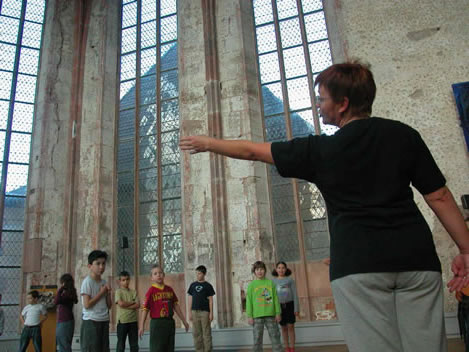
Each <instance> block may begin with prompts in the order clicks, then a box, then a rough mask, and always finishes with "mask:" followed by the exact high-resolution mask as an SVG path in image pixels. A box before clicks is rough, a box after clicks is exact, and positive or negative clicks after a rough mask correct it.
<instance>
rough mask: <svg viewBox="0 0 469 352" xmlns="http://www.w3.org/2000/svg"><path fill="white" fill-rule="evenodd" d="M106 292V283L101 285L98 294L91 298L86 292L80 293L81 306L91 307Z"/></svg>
mask: <svg viewBox="0 0 469 352" xmlns="http://www.w3.org/2000/svg"><path fill="white" fill-rule="evenodd" d="M107 293H108V286H107V285H102V286H101V288H100V290H99V292H98V294H97V295H96V296H94V297H93V298H91V296H90V295H88V294H86V293H82V294H81V295H82V296H83V307H85V308H86V309H90V308H93V307H94V306H95V305H96V303H98V301H99V300H100V299H101V298H102V297H103V296H104V295H107Z"/></svg>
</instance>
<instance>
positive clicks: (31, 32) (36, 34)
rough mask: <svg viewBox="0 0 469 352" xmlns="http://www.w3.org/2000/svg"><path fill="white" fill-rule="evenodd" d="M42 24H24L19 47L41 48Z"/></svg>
mask: <svg viewBox="0 0 469 352" xmlns="http://www.w3.org/2000/svg"><path fill="white" fill-rule="evenodd" d="M41 35H42V24H39V23H32V22H25V23H24V27H23V38H22V39H21V45H24V46H30V47H32V48H36V49H39V48H40V47H41Z"/></svg>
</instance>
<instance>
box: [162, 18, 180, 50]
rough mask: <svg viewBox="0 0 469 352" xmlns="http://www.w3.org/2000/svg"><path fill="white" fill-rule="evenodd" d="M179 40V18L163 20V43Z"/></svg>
mask: <svg viewBox="0 0 469 352" xmlns="http://www.w3.org/2000/svg"><path fill="white" fill-rule="evenodd" d="M176 39H177V17H176V16H170V17H165V18H162V19H161V42H162V43H165V42H169V41H172V40H176Z"/></svg>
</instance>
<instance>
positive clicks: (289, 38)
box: [280, 18, 301, 48]
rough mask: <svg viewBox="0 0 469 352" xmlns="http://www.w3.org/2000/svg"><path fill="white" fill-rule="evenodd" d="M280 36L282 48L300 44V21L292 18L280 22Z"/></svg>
mask: <svg viewBox="0 0 469 352" xmlns="http://www.w3.org/2000/svg"><path fill="white" fill-rule="evenodd" d="M280 37H281V38H282V48H289V47H292V46H295V45H300V44H301V30H300V21H299V19H298V18H292V19H289V20H285V21H282V22H280Z"/></svg>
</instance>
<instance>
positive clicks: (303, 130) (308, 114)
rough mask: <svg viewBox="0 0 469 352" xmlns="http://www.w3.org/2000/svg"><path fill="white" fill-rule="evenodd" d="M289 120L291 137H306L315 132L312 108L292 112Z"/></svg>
mask: <svg viewBox="0 0 469 352" xmlns="http://www.w3.org/2000/svg"><path fill="white" fill-rule="evenodd" d="M290 121H291V129H292V137H293V138H295V137H306V136H309V135H310V134H314V133H315V130H314V119H313V112H312V110H304V111H298V112H292V113H291V115H290Z"/></svg>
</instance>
